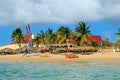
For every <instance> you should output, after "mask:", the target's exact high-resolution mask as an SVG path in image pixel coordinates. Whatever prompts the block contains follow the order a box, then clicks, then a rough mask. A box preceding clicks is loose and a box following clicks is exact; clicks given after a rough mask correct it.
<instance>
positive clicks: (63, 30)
mask: <svg viewBox="0 0 120 80" xmlns="http://www.w3.org/2000/svg"><path fill="white" fill-rule="evenodd" d="M71 33H72V32H71V30H70V28H68V27H63V26H61V27H60V28H59V29H58V30H57V39H58V43H60V44H61V43H66V42H68V41H69V39H70V35H71Z"/></svg>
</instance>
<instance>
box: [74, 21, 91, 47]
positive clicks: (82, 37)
mask: <svg viewBox="0 0 120 80" xmlns="http://www.w3.org/2000/svg"><path fill="white" fill-rule="evenodd" d="M89 29H90V26H87V23H85V22H83V21H81V22H79V23H78V25H77V26H76V28H75V31H76V32H77V38H76V43H77V44H78V45H84V44H85V43H86V42H87V36H91V33H90V30H89Z"/></svg>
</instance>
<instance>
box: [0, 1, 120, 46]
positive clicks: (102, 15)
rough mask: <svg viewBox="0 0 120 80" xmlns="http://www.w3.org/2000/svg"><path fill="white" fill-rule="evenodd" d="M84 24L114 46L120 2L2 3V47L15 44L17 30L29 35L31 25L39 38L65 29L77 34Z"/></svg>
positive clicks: (0, 23) (0, 42) (0, 7)
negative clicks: (13, 36) (13, 35)
mask: <svg viewBox="0 0 120 80" xmlns="http://www.w3.org/2000/svg"><path fill="white" fill-rule="evenodd" d="M6 5H7V6H6ZM80 21H85V22H87V23H88V25H91V32H92V34H93V35H101V37H102V39H105V38H106V37H108V38H109V41H111V42H114V41H115V40H116V38H115V36H114V34H115V32H117V29H118V28H120V0H69V1H68V0H0V46H2V45H6V44H9V43H11V38H10V37H11V33H12V31H13V30H14V29H15V28H17V27H21V29H22V30H23V31H24V33H25V31H26V30H25V26H26V24H27V23H28V22H29V23H30V24H31V30H32V33H34V34H36V33H37V32H39V30H41V29H44V30H46V29H48V28H49V27H50V28H52V29H53V30H54V31H55V30H56V29H57V28H58V27H59V26H61V25H63V26H67V27H70V28H71V29H72V30H73V29H74V27H75V25H77V23H78V22H80Z"/></svg>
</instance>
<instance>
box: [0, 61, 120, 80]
mask: <svg viewBox="0 0 120 80" xmlns="http://www.w3.org/2000/svg"><path fill="white" fill-rule="evenodd" d="M0 80H120V63H102V62H99V63H89V62H74V63H72V62H69V63H39V62H32V63H31V62H0Z"/></svg>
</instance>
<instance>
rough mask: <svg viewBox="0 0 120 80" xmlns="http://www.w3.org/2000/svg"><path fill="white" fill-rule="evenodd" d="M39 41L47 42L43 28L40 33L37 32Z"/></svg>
mask: <svg viewBox="0 0 120 80" xmlns="http://www.w3.org/2000/svg"><path fill="white" fill-rule="evenodd" d="M37 38H38V41H39V42H41V43H42V44H46V33H45V32H44V31H43V30H40V32H39V33H37Z"/></svg>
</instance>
